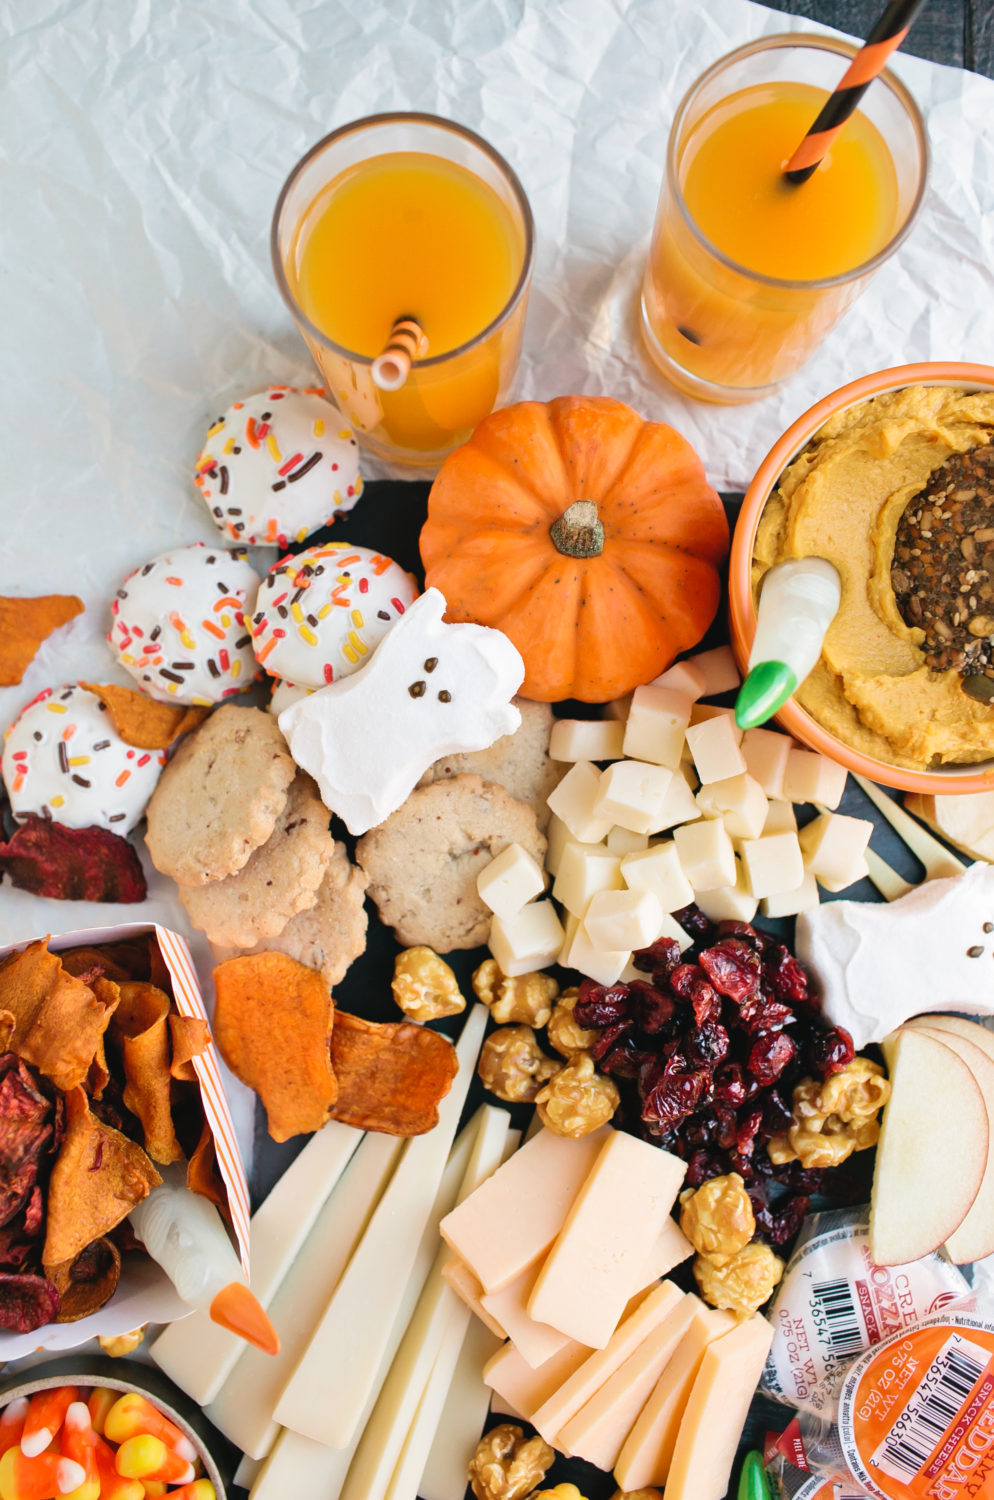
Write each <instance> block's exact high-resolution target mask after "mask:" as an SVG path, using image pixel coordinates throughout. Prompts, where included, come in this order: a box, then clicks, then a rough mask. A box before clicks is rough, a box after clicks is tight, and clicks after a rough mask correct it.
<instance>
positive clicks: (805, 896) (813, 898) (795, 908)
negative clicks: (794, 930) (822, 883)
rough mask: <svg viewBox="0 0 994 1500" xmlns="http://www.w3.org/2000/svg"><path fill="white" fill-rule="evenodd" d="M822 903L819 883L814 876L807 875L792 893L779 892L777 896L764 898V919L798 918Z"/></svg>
mask: <svg viewBox="0 0 994 1500" xmlns="http://www.w3.org/2000/svg"><path fill="white" fill-rule="evenodd" d="M820 901H821V897H820V895H819V894H818V882H817V881H816V880H815V878H814V876H813V875H805V877H804V879H803V880H802V881H801V883H800V885H799V886H797V887H796V888H795V889H794V890H792V891H778V892H777V894H776V895H775V896H764V897H763V916H764V917H796V916H799V915H800V913H801V912H802V911H811V910H812V909H813V908H814V907H816V906H817V905H818V903H819V902H820Z"/></svg>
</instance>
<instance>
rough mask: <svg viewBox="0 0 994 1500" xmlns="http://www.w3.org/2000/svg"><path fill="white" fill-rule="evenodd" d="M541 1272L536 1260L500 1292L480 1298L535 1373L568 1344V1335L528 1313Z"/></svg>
mask: <svg viewBox="0 0 994 1500" xmlns="http://www.w3.org/2000/svg"><path fill="white" fill-rule="evenodd" d="M540 1269H541V1265H540V1263H539V1262H537V1261H536V1263H535V1264H534V1265H533V1266H529V1267H528V1269H527V1270H526V1271H522V1273H521V1275H520V1276H516V1277H515V1278H514V1280H513V1281H510V1282H508V1284H507V1286H505V1287H501V1289H500V1291H499V1292H489V1293H484V1295H483V1296H482V1297H481V1298H480V1305H481V1306H482V1308H483V1310H484V1312H485V1313H486V1314H487V1315H488V1316H489V1317H490V1318H492V1319H493V1321H494V1322H495V1323H497V1324H499V1325H500V1326H501V1327H502V1328H503V1329H504V1330H505V1335H506V1337H507V1338H509V1339H510V1340H511V1343H512V1344H513V1345H514V1347H515V1348H516V1349H517V1351H518V1353H519V1354H520V1355H521V1357H522V1359H523V1360H524V1361H525V1363H526V1364H529V1365H531V1367H532V1369H533V1370H537V1369H538V1367H539V1365H544V1364H545V1362H546V1360H547V1359H551V1358H552V1356H553V1355H554V1354H558V1353H559V1351H560V1349H562V1348H564V1347H565V1345H566V1344H568V1343H569V1339H568V1338H567V1336H566V1334H565V1333H560V1332H559V1330H558V1328H550V1326H549V1324H548V1323H539V1322H538V1321H537V1320H536V1319H535V1318H533V1317H532V1315H531V1313H530V1312H529V1311H528V1299H529V1297H530V1296H531V1294H532V1291H533V1290H534V1287H535V1281H536V1279H537V1277H538V1273H539V1270H540Z"/></svg>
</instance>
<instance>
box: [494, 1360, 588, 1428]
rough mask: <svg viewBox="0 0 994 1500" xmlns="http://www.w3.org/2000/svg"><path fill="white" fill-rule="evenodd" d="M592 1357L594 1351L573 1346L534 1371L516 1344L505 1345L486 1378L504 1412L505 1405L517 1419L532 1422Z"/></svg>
mask: <svg viewBox="0 0 994 1500" xmlns="http://www.w3.org/2000/svg"><path fill="white" fill-rule="evenodd" d="M590 1354H591V1350H590V1349H588V1348H587V1346H586V1345H585V1344H575V1343H572V1342H571V1343H569V1344H567V1345H566V1347H565V1348H564V1349H560V1351H559V1353H558V1354H554V1355H553V1356H552V1358H551V1359H547V1360H546V1362H545V1364H544V1365H539V1367H538V1369H537V1370H533V1369H532V1367H531V1365H529V1364H528V1363H527V1362H526V1361H525V1360H523V1359H522V1357H521V1355H520V1354H519V1353H518V1351H517V1349H515V1347H514V1345H513V1344H505V1345H504V1347H503V1349H501V1350H500V1352H499V1353H498V1354H495V1355H494V1357H493V1359H492V1360H490V1361H489V1363H488V1364H487V1365H486V1366H485V1367H484V1370H483V1378H484V1380H485V1381H486V1383H487V1385H489V1386H490V1388H491V1390H494V1391H496V1392H497V1394H498V1396H499V1397H500V1398H501V1402H502V1409H503V1403H505V1402H506V1403H507V1405H508V1406H509V1407H510V1409H511V1410H512V1411H513V1412H514V1413H515V1414H516V1415H518V1416H522V1417H524V1418H525V1420H526V1421H528V1422H530V1421H531V1419H532V1412H535V1411H537V1410H538V1408H539V1407H540V1406H541V1405H542V1402H543V1401H548V1399H549V1397H550V1396H551V1395H552V1393H553V1391H557V1390H558V1389H559V1387H560V1386H561V1385H562V1384H563V1382H564V1381H566V1380H568V1379H569V1377H570V1376H571V1375H572V1374H573V1372H574V1371H575V1370H578V1369H579V1368H580V1366H581V1365H582V1364H583V1362H584V1360H585V1359H587V1358H589V1356H590Z"/></svg>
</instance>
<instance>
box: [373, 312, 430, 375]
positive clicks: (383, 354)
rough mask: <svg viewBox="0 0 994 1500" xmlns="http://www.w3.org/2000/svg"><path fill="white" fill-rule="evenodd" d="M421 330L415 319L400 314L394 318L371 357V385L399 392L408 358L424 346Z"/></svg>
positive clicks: (409, 360)
mask: <svg viewBox="0 0 994 1500" xmlns="http://www.w3.org/2000/svg"><path fill="white" fill-rule="evenodd" d="M425 342H426V340H425V335H424V329H423V328H422V327H421V324H420V323H419V322H418V320H417V318H415V317H412V316H411V314H410V313H403V314H402V315H401V316H400V317H399V318H396V319H395V320H394V325H393V327H392V328H391V330H390V337H389V338H388V339H387V341H386V343H385V344H384V345H383V348H382V349H381V350H380V352H379V354H378V355H377V356H376V358H375V359H374V360H373V365H372V376H373V384H374V385H377V386H379V388H380V390H381V391H399V390H400V388H401V386H402V385H403V384H404V382H405V381H406V379H407V377H408V375H409V374H410V373H411V361H412V360H413V359H414V358H415V356H416V355H417V354H419V353H420V352H421V351H422V350H423V348H424V345H425Z"/></svg>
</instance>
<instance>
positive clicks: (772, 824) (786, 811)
mask: <svg viewBox="0 0 994 1500" xmlns="http://www.w3.org/2000/svg"><path fill="white" fill-rule="evenodd" d="M796 831H797V813H796V812H795V811H794V804H793V802H783V801H779V800H777V799H774V798H771V799H770V801H769V802H768V803H767V805H766V822H765V823H764V824H763V833H764V834H767V833H795V832H796Z"/></svg>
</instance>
